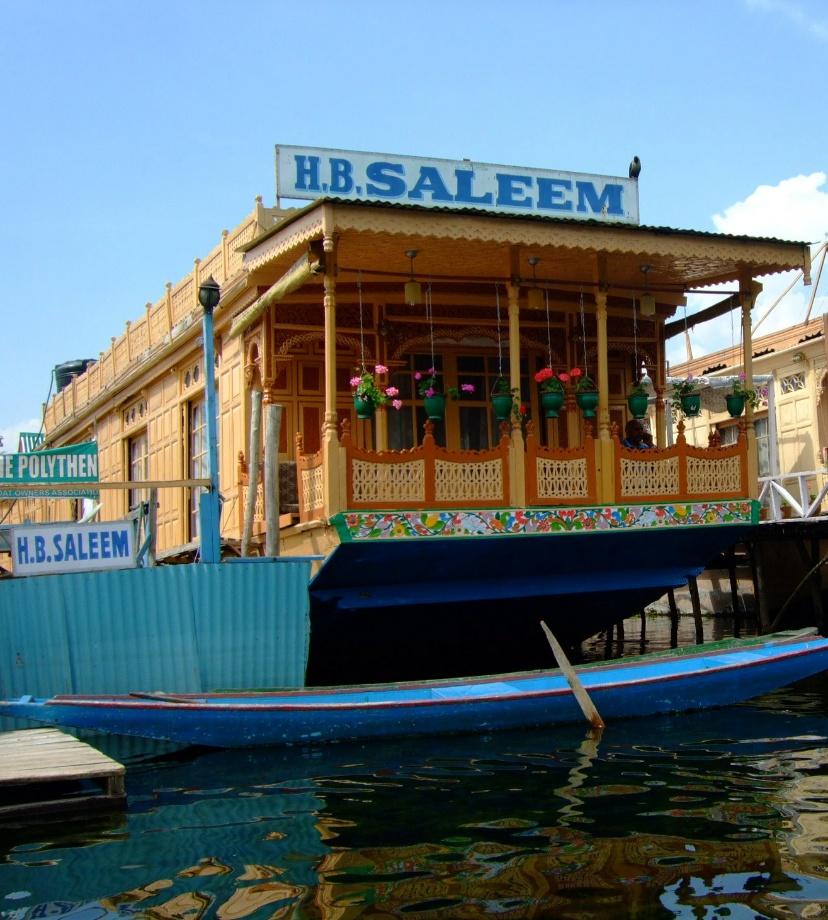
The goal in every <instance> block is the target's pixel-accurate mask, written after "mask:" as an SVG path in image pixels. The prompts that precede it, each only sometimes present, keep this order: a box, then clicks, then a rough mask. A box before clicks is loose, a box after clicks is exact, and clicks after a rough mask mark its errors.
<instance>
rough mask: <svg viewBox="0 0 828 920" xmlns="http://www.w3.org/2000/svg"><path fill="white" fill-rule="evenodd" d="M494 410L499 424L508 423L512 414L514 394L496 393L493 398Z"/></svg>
mask: <svg viewBox="0 0 828 920" xmlns="http://www.w3.org/2000/svg"><path fill="white" fill-rule="evenodd" d="M492 408H493V409H494V414H495V418H496V419H497V420H498V421H499V422H505V421H507V420H508V418H509V415H510V414H511V412H512V394H511V393H496V394H495V395H494V396H492Z"/></svg>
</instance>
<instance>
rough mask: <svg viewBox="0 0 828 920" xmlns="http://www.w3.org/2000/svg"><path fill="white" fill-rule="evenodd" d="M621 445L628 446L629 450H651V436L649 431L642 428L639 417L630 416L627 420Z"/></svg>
mask: <svg viewBox="0 0 828 920" xmlns="http://www.w3.org/2000/svg"><path fill="white" fill-rule="evenodd" d="M621 446H622V447H628V448H630V449H631V450H651V449H652V447H653V436H652V435H651V434H650V432H649V431H645V430H644V426H643V425H642V424H641V422H640V421H639V419H637V418H631V419H630V420H629V421H628V422H627V427H626V429H625V432H624V439H623V440H622V441H621Z"/></svg>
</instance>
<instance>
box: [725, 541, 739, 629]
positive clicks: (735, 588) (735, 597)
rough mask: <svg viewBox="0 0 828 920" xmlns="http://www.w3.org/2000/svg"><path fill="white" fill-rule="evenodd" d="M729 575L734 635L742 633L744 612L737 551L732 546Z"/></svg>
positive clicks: (729, 552)
mask: <svg viewBox="0 0 828 920" xmlns="http://www.w3.org/2000/svg"><path fill="white" fill-rule="evenodd" d="M727 574H728V575H729V576H730V605H731V607H732V608H733V635H734V636H735V637H736V638H737V639H738V638H739V636H740V635H741V633H742V611H741V608H740V606H739V584H738V582H737V580H736V550H735V548H734V547H732V546H731V548H730V550H729V551H728V554H727Z"/></svg>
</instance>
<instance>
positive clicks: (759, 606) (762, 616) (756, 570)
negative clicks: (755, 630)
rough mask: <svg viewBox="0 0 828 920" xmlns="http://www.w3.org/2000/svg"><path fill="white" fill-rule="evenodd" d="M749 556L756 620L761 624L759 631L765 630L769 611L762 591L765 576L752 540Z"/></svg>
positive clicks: (749, 545) (749, 546)
mask: <svg viewBox="0 0 828 920" xmlns="http://www.w3.org/2000/svg"><path fill="white" fill-rule="evenodd" d="M748 556H749V558H750V575H751V578H752V579H753V610H754V615H755V617H756V622H757V624H758V625H759V632H765V627H766V626H767V624H768V612H767V610H766V609H765V604H764V602H763V601H762V597H763V594H762V591H763V588H764V581H765V580H764V578H763V576H762V571H761V568H760V566H759V563H758V562H757V561H756V543H754V542H753V541H751V542H750V543H749V544H748Z"/></svg>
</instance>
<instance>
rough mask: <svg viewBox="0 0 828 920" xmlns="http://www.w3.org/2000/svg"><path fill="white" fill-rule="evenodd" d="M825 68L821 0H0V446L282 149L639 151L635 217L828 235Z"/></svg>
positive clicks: (588, 168) (227, 216) (792, 306)
mask: <svg viewBox="0 0 828 920" xmlns="http://www.w3.org/2000/svg"><path fill="white" fill-rule="evenodd" d="M826 59H828V4H826V3H825V2H824V0H697V2H693V3H690V2H686V3H685V2H678V0H675V2H664V0H638V2H636V0H627V2H625V3H618V2H613V0H607V2H601V0H592V2H590V0H580V2H575V0H573V2H555V0H539V2H532V0H511V2H505V0H504V2H494V0H474V2H466V0H421V2H420V3H419V4H414V5H411V4H394V3H388V2H373V0H348V2H345V0H341V2H334V0H317V2H315V3H313V4H307V3H288V2H277V0H272V2H259V0H236V2H234V3H227V2H221V3H219V2H214V0H198V2H194V0H141V2H138V0H132V2H127V0H105V2H99V0H74V2H66V0H39V2H36V0H0V86H2V98H1V100H0V101H2V124H3V129H4V130H3V132H2V137H3V140H2V143H0V174H2V182H0V269H2V277H3V280H4V297H3V300H2V306H0V311H1V312H0V316H2V326H0V328H2V332H3V335H2V341H3V348H2V366H3V371H4V373H3V387H2V389H0V434H2V435H4V436H5V439H6V443H5V449H7V450H14V449H16V446H17V445H16V432H17V430H19V429H20V428H21V427H22V428H23V429H24V430H28V429H30V428H32V427H35V428H36V427H37V424H39V423H38V422H37V421H36V420H37V417H38V415H39V413H40V406H41V403H42V402H43V401H44V400H45V399H46V396H47V393H48V391H49V383H50V375H51V371H52V368H53V367H54V365H56V364H60V363H62V362H64V361H68V360H72V359H74V358H81V357H96V356H97V355H98V353H99V352H100V351H102V350H103V349H105V348H106V347H108V345H109V342H110V337H111V336H115V335H119V334H120V333H121V332H122V331H123V329H124V324H125V322H126V320H127V319H134V318H137V317H139V316H140V315H141V314H142V312H143V309H144V305H145V303H146V302H147V301H153V302H154V301H156V300H157V299H158V298H159V297H160V296H161V295H162V293H163V291H164V284H165V282H166V281H173V282H176V281H178V280H179V279H180V278H182V277H183V276H184V275H186V273H187V272H188V271H190V270H191V268H192V262H193V258H194V257H196V256H201V255H205V254H206V253H207V252H208V251H209V250H210V249H211V248H212V246H214V245H215V244H216V243H217V242H218V240H219V238H220V234H221V231H222V229H223V228H225V227H233V226H234V225H235V224H237V223H238V222H239V221H240V220H241V219H242V217H243V216H244V215H245V214H247V213H248V212H249V211H250V210H251V208H252V206H253V201H254V198H255V196H256V195H262V196H263V197H264V201H265V204H273V203H274V197H275V190H274V178H273V172H274V167H273V148H274V145H275V144H277V143H283V144H299V145H303V146H320V147H338V148H345V149H353V150H375V151H382V152H393V153H406V154H420V155H425V156H432V157H446V158H451V159H454V158H462V157H468V158H470V159H473V160H476V161H479V162H491V163H503V164H510V165H520V166H532V167H542V168H548V169H559V170H572V171H577V172H592V173H600V174H610V175H613V174H619V175H625V174H626V169H627V164H628V163H629V161H630V158H631V157H632V155H633V154H637V155H638V156H640V157H641V160H642V163H643V169H642V173H641V179H640V209H641V221H642V223H645V224H654V225H666V226H673V227H681V228H688V229H696V230H722V231H724V232H734V233H755V234H756V235H767V236H779V237H787V238H792V239H802V240H808V241H810V242H814V243H818V242H821V241H822V240H823V239H824V238H825V236H826V234H828V180H826V172H828V128H826V120H825V117H824V103H823V101H822V100H823V98H824V76H825V67H824V62H825V60H826ZM823 285H826V286H828V281H826V280H824V281H823ZM784 286H785V285H784V284H782V285H781V287H782V288H783V287H784ZM776 289H777V288H776V287H774V285H773V284H769V285H766V295H765V297H766V300H765V303H767V304H768V305H769V303H770V302H772V299H771V300H769V299H767V298H771V297H772V293H773V291H774V290H776ZM779 289H780V290H781V288H779ZM809 296H810V290H809V289H804V290H802V288H801V285H800V286H798V288H797V289H795V290H794V291H793V292H792V295H791V297H790V298H786V304H785V305H784V306H783V308H778V311H779V312H778V318H774V320H773V322H766V323H765V324H763V326H762V329H761V331H762V332H765V331H770V330H771V329H772V328H774V323H775V324H776V325H779V324H782V323H789V322H796V321H800V320H801V319H803V318H804V309H805V305H806V304H807V300H808V297H809ZM708 302H709V301H708ZM701 305H703V304H701ZM695 308H696V306H695V305H694V304H691V306H690V310H691V311H692V310H693V309H695ZM826 308H828V301H827V300H826V298H825V297H824V296H823V297H820V299H819V302H818V304H817V309H816V310H815V313H820V312H823V311H824V310H825V309H826ZM761 310H762V303H761V302H760V304H759V305H758V308H757V315H761V312H760V311H761ZM774 312H775V313H776V312H777V311H774ZM724 324H726V330H727V331H726V337H725V338H724V339H722V335H725V332H724V331H723V330H724V325H721V324H720V326H719V327H718V328H713V329H709V328H708V327H703V329H704V330H705V331H704V332H703V333H700V334H699V336H698V340H696V339H695V338H694V342H693V348H694V352H695V353H696V354H698V353H701V352H703V351H705V350H707V349H708V348H711V347H721V346H722V345H729V344H730V323H729V320H727V319H726V318H725V320H724ZM682 348H683V345H682ZM682 356H683V352H682V353H681V354H677V353H675V352H674V353H673V355H672V357H673V360H674V361H675V360H680V358H681V357H682Z"/></svg>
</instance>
